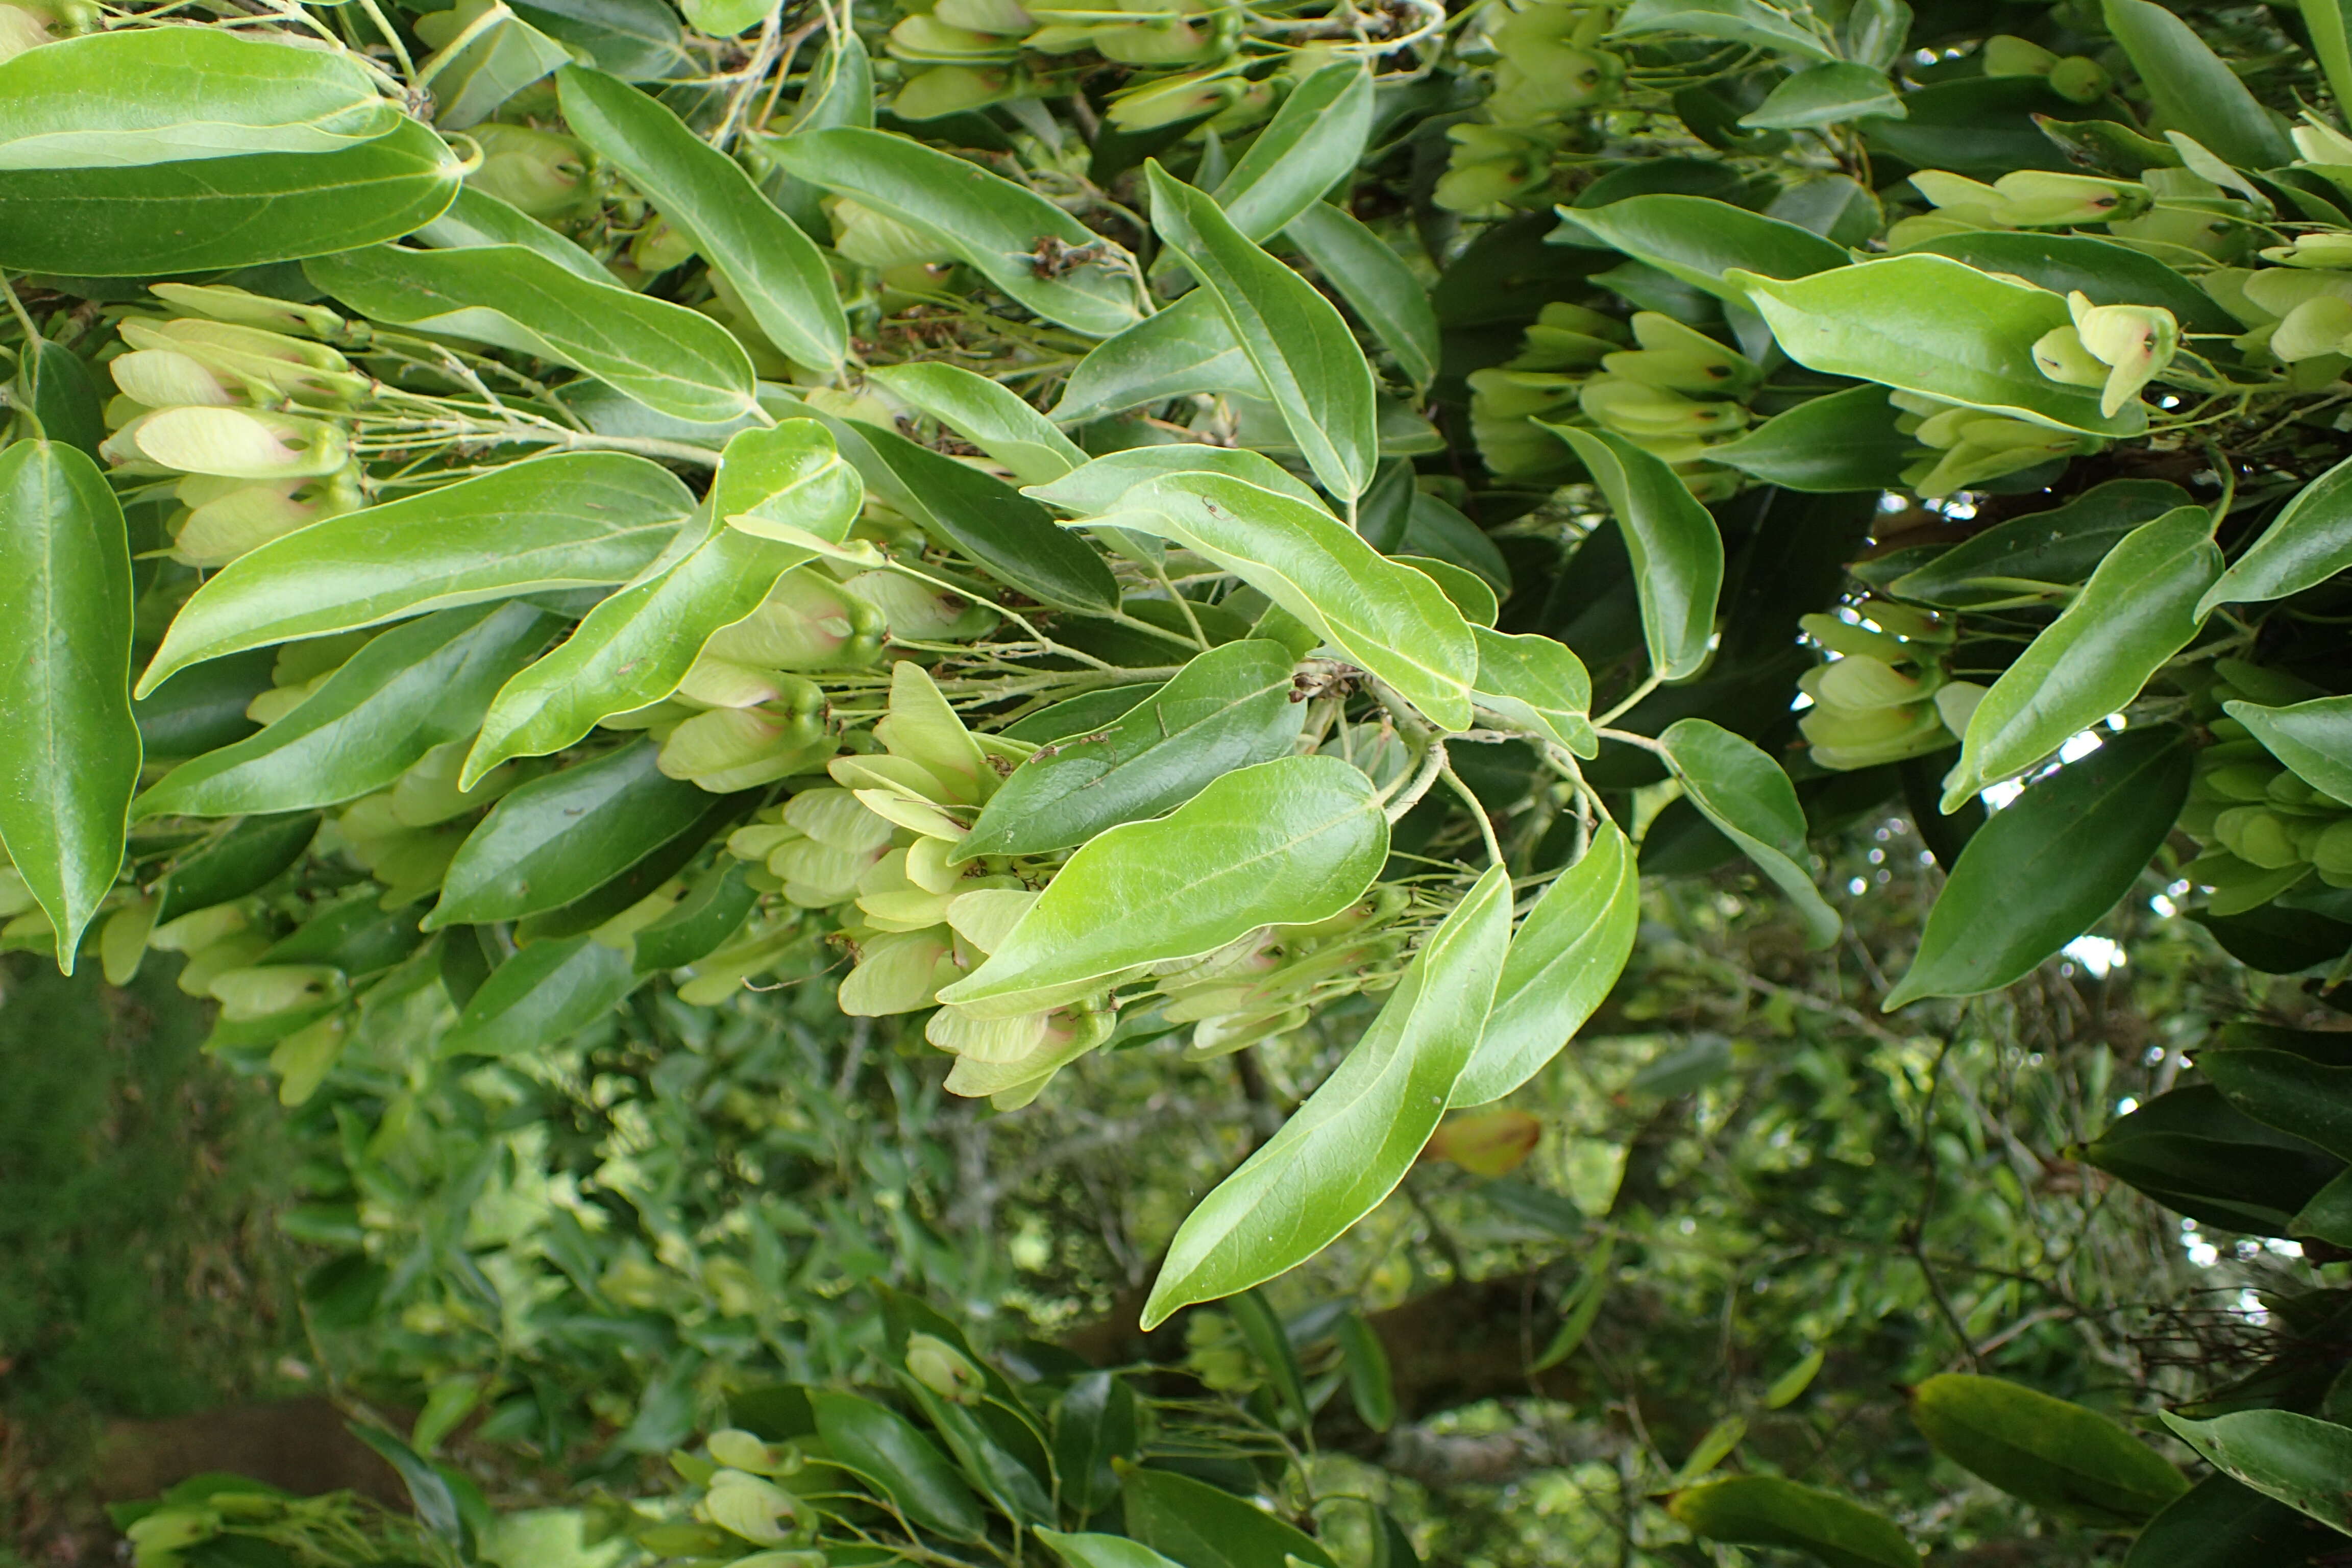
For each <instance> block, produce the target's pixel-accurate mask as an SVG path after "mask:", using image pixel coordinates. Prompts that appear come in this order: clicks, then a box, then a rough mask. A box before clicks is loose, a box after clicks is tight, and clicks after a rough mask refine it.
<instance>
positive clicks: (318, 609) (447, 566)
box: [139, 452, 694, 697]
mask: <svg viewBox="0 0 2352 1568" xmlns="http://www.w3.org/2000/svg"><path fill="white" fill-rule="evenodd" d="M692 510H694V498H693V496H692V495H690V494H688V491H687V489H686V487H685V486H684V485H682V484H680V483H679V482H678V481H677V477H676V476H675V475H673V474H671V473H670V472H669V470H668V469H667V468H662V467H660V466H659V465H658V464H655V463H650V462H647V461H646V459H645V458H635V457H630V456H627V455H625V454H623V453H618V452H579V453H562V454H558V455H556V456H553V457H547V458H534V459H532V460H530V461H529V462H523V463H514V464H510V465H509V466H507V467H505V468H499V469H496V470H494V471H492V472H490V473H487V474H483V475H480V476H478V477H477V478H475V479H464V480H461V481H459V482H458V483H457V484H454V485H449V486H446V487H445V488H443V489H436V490H428V491H425V493H423V494H421V495H414V496H409V497H406V498H404V499H403V500H396V501H388V502H385V503H384V504H383V505H381V506H373V507H368V508H366V509H365V510H360V511H355V512H348V513H346V514H344V515H343V516H341V517H337V518H330V519H328V520H327V521H324V522H319V523H313V524H312V525H310V527H308V528H305V529H301V530H299V531H296V532H294V533H289V534H288V535H286V536H285V537H283V538H280V539H276V540H273V541H271V542H269V543H268V544H265V545H263V546H262V547H261V548H259V549H258V550H255V551H252V552H248V553H247V554H245V555H242V556H239V557H238V558H237V559H236V561H234V562H232V563H229V564H228V565H227V566H225V567H223V568H222V569H221V570H220V571H219V572H217V573H215V574H213V576H211V577H210V578H208V579H207V580H206V581H205V585H204V586H203V587H202V588H200V589H198V590H197V591H196V593H195V595H194V597H193V598H191V599H190V600H189V601H188V602H187V604H186V605H184V606H183V607H182V609H181V611H180V614H179V617H178V618H177V619H176V620H174V621H173V623H172V629H171V631H170V632H169V633H168V634H166V636H165V637H164V638H163V647H161V648H159V649H157V650H156V654H155V657H154V658H153V659H152V661H151V662H150V663H149V664H148V666H147V669H146V672H145V673H144V674H143V675H142V676H141V677H140V678H139V693H140V695H141V696H142V697H143V696H145V695H146V694H147V693H149V692H151V691H152V690H154V689H155V688H156V686H157V685H158V684H160V683H161V682H162V681H163V679H164V678H165V677H166V676H169V675H170V674H172V673H173V671H174V670H178V669H181V668H185V667H186V666H188V665H192V664H195V663H198V662H200V661H202V660H205V659H212V658H220V657H221V656H222V655H224V654H231V653H237V652H241V651H243V650H244V649H246V648H249V647H264V646H266V645H268V644H270V643H278V642H287V641H290V640H292V639H294V638H298V637H322V636H324V635H326V634H327V633H330V632H340V631H350V630H352V629H354V628H356V627H360V626H374V625H377V624H378V623H380V622H383V621H391V620H398V619H401V618H402V617H404V616H415V615H422V614H424V613H425V612H426V611H428V610H439V609H453V608H455V607H457V606H458V605H478V604H480V603H482V602H484V601H486V600H491V599H509V598H515V597H518V596H520V595H525V594H539V593H549V592H560V591H562V590H564V589H569V588H587V587H602V586H604V585H607V584H614V583H625V582H627V581H628V580H629V579H630V578H631V577H634V576H635V575H636V574H637V573H638V571H639V570H641V569H642V568H643V567H644V566H645V565H646V563H648V562H650V561H652V560H653V559H654V558H655V557H656V555H658V554H660V553H661V550H662V547H663V546H664V545H665V544H667V542H669V540H670V538H671V536H672V535H674V534H675V533H676V532H677V525H678V524H679V523H680V522H681V521H684V520H685V518H686V517H687V515H688V513H689V512H691V511H692Z"/></svg>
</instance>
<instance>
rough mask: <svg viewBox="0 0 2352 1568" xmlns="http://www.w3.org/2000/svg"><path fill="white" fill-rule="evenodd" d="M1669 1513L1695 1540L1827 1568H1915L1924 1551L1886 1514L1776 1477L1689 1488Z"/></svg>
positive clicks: (1673, 1502)
mask: <svg viewBox="0 0 2352 1568" xmlns="http://www.w3.org/2000/svg"><path fill="white" fill-rule="evenodd" d="M1666 1511H1667V1512H1668V1513H1671V1514H1673V1515H1674V1516H1675V1519H1676V1520H1677V1521H1680V1522H1681V1523H1682V1524H1683V1526H1684V1527H1685V1529H1687V1530H1689V1531H1690V1532H1691V1533H1692V1534H1694V1535H1696V1536H1699V1537H1700V1538H1702V1539H1704V1540H1707V1541H1721V1542H1728V1543H1730V1544H1732V1545H1734V1546H1778V1547H1783V1548H1786V1549H1788V1550H1790V1551H1792V1552H1809V1553H1811V1555H1812V1556H1814V1557H1815V1558H1818V1559H1819V1560H1820V1561H1821V1562H1822V1563H1826V1564H1827V1565H1828V1568H1918V1564H1919V1549H1918V1548H1917V1547H1916V1546H1914V1545H1912V1544H1911V1542H1910V1540H1909V1538H1908V1537H1906V1535H1905V1534H1904V1533H1903V1530H1902V1527H1901V1526H1900V1525H1897V1524H1896V1523H1895V1521H1893V1520H1891V1519H1888V1518H1887V1517H1886V1516H1885V1514H1882V1513H1876V1512H1874V1511H1873V1510H1869V1509H1866V1508H1864V1507H1863V1506H1862V1505H1861V1504H1860V1503H1857V1502H1849V1501H1847V1500H1845V1499H1844V1498H1842V1497H1840V1496H1838V1495H1837V1494H1836V1493H1835V1492H1825V1491H1822V1490H1821V1489H1819V1488H1816V1487H1807V1486H1800V1485H1798V1484H1797V1483H1796V1482H1795V1481H1791V1480H1784V1479H1781V1478H1780V1477H1779V1476H1727V1477H1725V1478H1724V1479H1721V1480H1718V1481H1708V1482H1706V1484H1705V1485H1703V1486H1696V1487H1689V1488H1685V1489H1683V1490H1681V1491H1678V1492H1675V1494H1674V1495H1673V1496H1672V1497H1670V1498H1668V1499H1667V1500H1666Z"/></svg>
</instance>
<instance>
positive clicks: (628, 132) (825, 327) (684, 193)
mask: <svg viewBox="0 0 2352 1568" xmlns="http://www.w3.org/2000/svg"><path fill="white" fill-rule="evenodd" d="M555 79H556V88H557V91H558V93H559V95H560V96H561V97H562V102H563V119H564V122H565V123H566V124H568V125H569V126H571V128H572V134H573V135H575V136H577V137H579V138H580V140H582V141H583V142H586V143H587V144H588V145H589V146H590V147H591V148H592V149H593V150H594V151H595V152H597V153H600V154H602V155H603V156H604V158H605V160H606V161H608V162H609V163H612V164H613V165H614V167H615V168H617V169H619V170H620V171H621V172H622V173H623V174H626V175H627V176H628V177H629V183H630V184H633V185H635V186H636V187H637V189H638V190H640V191H642V192H644V193H645V195H646V200H647V201H649V202H651V203H653V205H655V206H656V207H657V208H658V209H660V212H661V215H662V216H663V217H664V218H666V219H667V220H668V222H669V224H670V226H671V227H673V228H675V229H677V231H678V232H679V233H680V234H681V235H683V236H685V237H686V238H687V239H688V242H689V243H691V244H692V245H693V247H694V248H695V249H696V250H697V251H698V252H699V253H700V254H701V256H702V258H703V259H704V260H706V261H708V262H709V263H710V265H711V266H712V267H713V268H716V269H717V270H718V272H719V276H720V277H722V278H724V279H726V280H727V281H728V282H729V283H730V284H732V285H733V286H734V289H735V292H736V294H737V295H738V296H739V297H740V299H741V300H742V301H743V307H744V309H745V310H749V311H750V312H751V320H752V321H754V322H755V323H757V324H758V326H759V328H760V331H762V332H764V333H766V334H767V336H768V341H769V342H772V343H773V344H775V345H776V347H777V348H778V349H780V350H782V352H783V354H784V357H785V358H787V359H790V360H793V361H794V362H796V363H800V364H803V365H806V366H808V367H809V368H810V369H812V370H815V371H819V372H824V373H827V374H830V373H831V372H834V371H836V370H838V369H840V368H841V363H842V360H843V358H844V356H845V354H846V353H848V347H849V322H848V320H847V318H846V317H845V316H844V315H843V314H842V311H841V296H840V295H839V294H838V293H837V292H835V289H834V286H833V271H832V268H828V267H827V266H826V265H825V261H824V255H823V253H821V252H820V251H819V250H818V249H817V247H816V245H815V243H814V241H812V240H811V239H810V238H809V237H808V236H807V235H805V234H803V233H802V232H801V231H800V228H799V227H798V226H796V225H795V224H794V223H793V220H792V219H790V218H788V217H786V216H784V215H783V214H782V213H780V212H778V211H777V210H776V209H775V208H774V207H773V206H772V205H769V202H768V198H767V197H765V196H763V195H761V194H760V191H759V187H758V186H756V185H754V184H752V183H751V176H750V175H749V174H745V173H744V172H743V170H742V167H741V166H740V164H738V163H736V162H735V161H734V160H733V159H732V158H730V157H728V156H727V155H726V154H725V153H721V152H719V151H718V150H717V149H716V148H714V147H712V146H710V145H709V143H708V142H704V141H703V140H702V139H701V138H700V137H698V136H697V135H696V134H695V133H694V132H691V131H689V130H688V129H687V128H686V126H685V125H684V124H683V123H681V122H680V121H679V120H678V118H677V115H675V114H672V113H671V112H670V111H669V110H667V109H665V108H663V107H662V105H660V104H659V103H657V102H656V101H655V100H652V99H650V98H648V97H646V95H645V94H644V93H642V92H639V91H638V90H637V89H635V88H633V87H631V86H629V85H628V84H627V83H625V82H621V81H616V80H614V79H613V78H611V77H609V76H606V75H604V74H603V73H602V72H600V71H593V70H588V69H584V68H582V67H579V66H566V67H564V68H562V70H560V71H558V72H557V73H556V78H555ZM654 406H659V405H654Z"/></svg>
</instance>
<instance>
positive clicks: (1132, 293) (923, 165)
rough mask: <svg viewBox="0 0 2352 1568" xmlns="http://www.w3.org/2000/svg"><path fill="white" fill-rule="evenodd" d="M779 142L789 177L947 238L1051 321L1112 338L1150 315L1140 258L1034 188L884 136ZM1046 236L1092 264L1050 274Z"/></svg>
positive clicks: (813, 134) (844, 131)
mask: <svg viewBox="0 0 2352 1568" xmlns="http://www.w3.org/2000/svg"><path fill="white" fill-rule="evenodd" d="M772 147H773V150H774V153H775V157H776V161H777V162H778V163H781V164H782V166H783V168H784V169H785V171H786V172H787V173H789V174H793V175H794V176H795V177H797V178H800V179H803V180H806V181H808V182H809V183H810V184H814V185H822V186H824V188H825V189H826V190H828V191H831V192H833V193H834V194H835V195H844V196H847V197H849V198H850V199H851V200H852V201H855V202H856V203H857V204H858V205H860V206H864V207H870V208H872V209H873V210H874V211H876V212H878V213H880V214H882V215H883V216H886V217H889V218H894V219H896V220H897V221H898V222H899V223H902V224H905V225H906V226H908V227H909V228H911V229H913V230H915V232H917V233H918V234H920V235H923V236H925V237H927V238H929V239H932V240H935V241H937V242H938V244H939V247H940V252H941V254H943V255H948V256H953V257H956V258H959V259H961V260H962V261H963V262H965V263H967V264H968V265H969V266H970V267H971V268H972V270H974V271H975V272H978V273H979V274H980V275H981V276H982V277H983V278H985V279H988V281H989V282H990V283H991V284H992V285H994V286H995V287H996V288H997V289H1001V290H1003V292H1004V293H1006V294H1008V295H1010V296H1012V297H1013V299H1014V300H1019V301H1020V302H1021V303H1022V304H1024V305H1026V306H1028V307H1029V309H1031V310H1034V311H1036V312H1037V314H1039V315H1041V316H1043V317H1045V319H1046V320H1047V321H1059V322H1060V323H1061V324H1062V325H1064V326H1066V327H1068V328H1070V329H1071V330H1072V331H1079V332H1084V333H1086V334H1087V336H1089V337H1097V338H1107V337H1109V336H1111V335H1112V334H1113V333H1115V332H1118V331H1124V330H1125V329H1127V328H1129V327H1131V326H1133V325H1134V324H1135V323H1136V321H1139V320H1140V319H1141V316H1142V311H1141V310H1140V309H1139V307H1138V305H1137V303H1136V288H1137V272H1136V265H1135V258H1133V257H1132V256H1129V254H1128V253H1127V252H1126V251H1125V250H1124V249H1122V248H1121V247H1118V246H1117V245H1115V244H1113V243H1111V242H1110V241H1109V240H1107V239H1105V238H1103V237H1101V236H1100V235H1097V234H1096V233H1095V232H1094V231H1093V230H1091V229H1089V228H1087V226H1085V225H1084V224H1082V223H1080V222H1078V220H1077V219H1076V218H1074V217H1072V216H1070V215H1069V214H1068V213H1066V212H1064V211H1063V210H1062V209H1061V208H1060V207H1057V206H1055V205H1054V204H1053V203H1052V202H1049V201H1047V200H1046V199H1045V197H1044V196H1041V195H1038V194H1037V193H1036V192H1034V191H1033V190H1031V189H1029V188H1028V187H1027V186H1025V185H1016V184H1013V182H1012V181H1010V180H1007V179H1004V178H1002V177H1001V176H999V175H996V174H990V173H989V172H988V171H987V170H985V169H983V168H982V167H981V166H980V165H979V164H977V163H968V162H966V161H965V160H963V159H961V158H959V157H956V156H955V155H954V154H952V153H941V152H939V151H937V150H936V149H933V148H929V147H926V146H924V145H923V144H922V143H921V142H915V141H912V140H909V139H908V138H907V137H904V136H895V135H892V134H890V133H889V132H882V131H865V130H859V129H856V128H854V127H847V126H844V127H839V128H836V129H834V130H830V131H804V132H799V133H797V134H795V135H792V136H787V137H785V138H783V139H782V141H779V142H773V143H772ZM1046 239H1053V240H1057V241H1059V242H1060V243H1061V244H1063V245H1065V246H1068V247H1072V248H1082V249H1085V250H1086V251H1087V256H1088V257H1089V258H1092V259H1088V260H1085V261H1082V262H1080V263H1079V264H1078V265H1076V266H1075V267H1072V268H1068V269H1066V270H1064V271H1062V272H1060V273H1059V274H1058V275H1056V276H1053V277H1040V276H1039V275H1038V274H1039V268H1038V267H1037V266H1036V265H1035V262H1034V258H1035V256H1036V254H1037V247H1038V245H1039V243H1040V242H1041V241H1043V240H1046Z"/></svg>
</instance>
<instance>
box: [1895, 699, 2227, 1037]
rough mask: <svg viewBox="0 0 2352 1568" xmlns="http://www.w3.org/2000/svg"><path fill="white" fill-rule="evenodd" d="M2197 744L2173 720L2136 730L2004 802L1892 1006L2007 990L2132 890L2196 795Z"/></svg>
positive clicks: (1982, 832) (1960, 871)
mask: <svg viewBox="0 0 2352 1568" xmlns="http://www.w3.org/2000/svg"><path fill="white" fill-rule="evenodd" d="M2190 755H2191V750H2190V747H2189V737H2188V734H2187V732H2186V731H2181V730H2178V729H2174V728H2171V727H2169V726H2151V727H2147V728H2144V729H2136V730H2127V731H2125V732H2124V733H2123V734H2120V735H2116V736H2112V737H2110V738H2109V739H2108V740H2107V741H2106V742H2105V743H2104V744H2103V745H2101V746H2100V747H2099V749H2098V750H2096V751H2095V752H2091V753H2090V755H2088V756H2086V757H2081V758H2078V759H2076V760H2075V761H2074V762H2071V763H2067V764H2066V765H2065V766H2064V767H2062V768H2060V769H2059V770H2058V771H2057V772H2056V773H2052V774H2051V775H2050V776H2048V777H2047V778H2042V779H2037V780H2035V781H2034V782H2033V783H2032V784H2028V785H2026V787H2025V790H2024V792H2023V793H2022V794H2021V795H2019V796H2018V797H2017V799H2016V800H2014V801H2012V802H2011V803H2010V804H2009V805H2006V806H2004V807H2002V808H2001V809H2000V810H1999V811H1997V812H1995V813H1993V815H1992V818H1991V820H1990V821H1989V822H1987V823H1986V824H1985V825H1984V826H1982V827H1980V828H1979V829H1978V830H1977V832H1976V835H1975V837H1972V838H1970V839H1969V846H1968V847H1967V848H1966V849H1964V850H1962V851H1961V852H1960V858H1959V863H1958V865H1956V866H1954V867H1953V868H1952V875H1951V879H1950V880H1949V881H1948V882H1946V883H1945V884H1944V890H1943V892H1942V893H1940V894H1938V895H1937V899H1936V905H1935V908H1934V909H1932V910H1929V911H1928V914H1927V929H1926V930H1925V931H1923V932H1922V933H1921V935H1920V938H1919V951H1918V953H1917V955H1916V957H1914V958H1913V959H1912V961H1911V967H1910V969H1909V970H1908V971H1906V973H1905V974H1904V976H1903V978H1902V979H1901V980H1900V981H1899V982H1897V983H1896V984H1895V989H1894V990H1893V991H1892V992H1890V993H1888V994H1887V997H1886V1001H1885V1008H1886V1009H1887V1010H1888V1011H1890V1012H1891V1011H1893V1010H1894V1009H1895V1008H1897V1007H1900V1006H1902V1005H1905V1004H1906V1003H1909V1002H1914V1001H1916V1000H1918V999H1919V998H1920V997H1922V996H1975V995H1979V994H1982V993H1984V992H1987V991H1998V990H2000V988H2001V987H2002V986H2004V985H2007V984H2011V982H2013V981H2016V980H2020V979H2022V978H2023V977H2024V976H2026V975H2027V974H2030V973H2032V972H2033V969H2034V967H2035V965H2037V964H2039V963H2041V962H2042V960H2043V959H2045V958H2048V957H2049V956H2050V955H2051V954H2052V953H2053V952H2057V951H2058V950H2059V949H2060V948H2062V947H2063V946H2065V945H2066V943H2068V942H2072V941H2074V939H2075V938H2076V937H2078V936H2080V935H2082V934H2083V932H2084V931H2087V930H2089V929H2090V927H2091V925H2092V922H2094V921H2096V920H2098V919H2099V917H2100V916H2102V915H2104V914H2105V913H2106V912H2107V911H2108V910H2111V909H2113V908H2114V907H2115V906H2116V902H2117V901H2118V900H2121V899H2122V898H2123V897H2124V896H2125V895H2126V894H2127V893H2129V892H2130V891H2131V888H2132V884H2133V883H2134V882H2135V881H2137V879H2138V878H2139V874H2140V872H2141V871H2143V870H2145V869H2146V868H2147V862H2148V858H2149V857H2151V856H2153V855H2154V854H2155V853H2156V851H2157V849H2158V847H2159V846H2160V845H2162V844H2163V842H2164V838H2165V835H2167V834H2168V833H2169V832H2171V830H2172V825H2173V822H2174V821H2175V819H2177V818H2178V817H2179V815H2180V808H2181V806H2182V805H2183V804H2184V803H2186V802H2187V800H2188V798H2189V760H2190Z"/></svg>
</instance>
